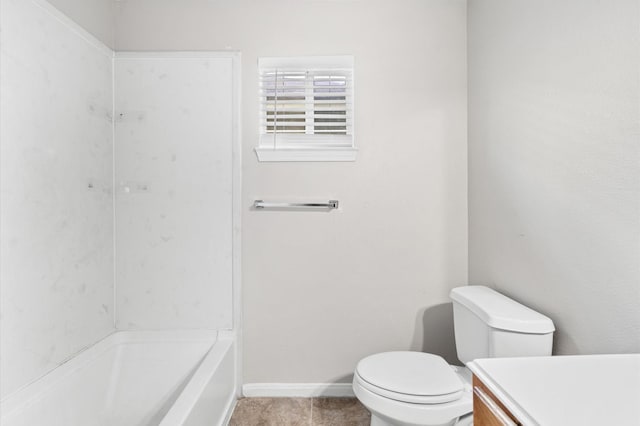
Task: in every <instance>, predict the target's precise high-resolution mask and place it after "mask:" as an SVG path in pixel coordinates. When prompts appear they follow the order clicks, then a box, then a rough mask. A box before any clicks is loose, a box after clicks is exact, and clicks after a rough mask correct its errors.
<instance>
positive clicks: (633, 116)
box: [468, 0, 640, 354]
mask: <svg viewBox="0 0 640 426" xmlns="http://www.w3.org/2000/svg"><path fill="white" fill-rule="evenodd" d="M638 8H639V4H638V2H637V1H636V0H614V1H607V2H601V1H594V0H590V1H583V0H563V1H560V2H559V1H555V0H542V1H526V0H481V1H480V0H471V1H470V2H469V12H468V13H469V24H468V25H469V27H468V28H469V31H468V32H469V35H468V37H469V38H468V49H469V209H470V224H469V226H470V231H469V232H470V242H469V258H470V262H469V265H470V278H471V280H470V281H471V282H472V283H474V284H489V285H492V286H494V287H497V288H498V289H499V290H501V291H503V292H505V293H507V294H509V295H511V296H513V297H515V298H516V299H519V300H521V301H522V302H524V303H526V304H528V305H530V306H532V307H534V308H537V309H538V310H540V311H542V312H543V313H545V314H547V315H548V316H550V317H551V318H552V319H553V320H554V321H555V323H556V326H557V329H558V331H557V334H556V347H555V352H556V353H559V354H588V353H598V352H638V351H640V311H639V310H638V306H640V156H639V150H640V144H639V143H638V141H639V140H640V129H639V127H640V124H639V118H640V117H639V111H638V107H639V105H640V102H639V100H640V91H639V79H640V69H639V50H638V46H639V45H640V43H639V41H640V40H639V37H638V35H639V31H640V30H639V26H638V17H639V10H638Z"/></svg>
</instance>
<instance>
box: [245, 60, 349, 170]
mask: <svg viewBox="0 0 640 426" xmlns="http://www.w3.org/2000/svg"><path fill="white" fill-rule="evenodd" d="M353 65H354V58H353V56H346V55H345V56H298V57H263V58H259V59H258V85H259V88H258V91H259V116H258V123H259V140H258V146H257V147H256V148H255V152H256V155H257V157H258V160H259V161H355V159H356V154H357V151H358V150H357V148H356V147H355V132H354V126H355V120H354V115H355V114H354V112H355V110H354V100H355V99H354V94H355V87H354V66H353ZM277 70H284V71H283V73H285V72H290V73H305V77H304V81H305V87H307V88H309V87H311V89H310V92H309V89H308V90H306V95H305V96H306V97H307V99H305V100H304V101H300V100H297V101H296V102H304V104H305V105H306V106H307V108H306V112H305V114H304V115H303V116H302V117H300V118H303V119H304V120H305V124H304V127H305V132H304V133H278V130H277V129H278V123H277V121H276V122H275V123H274V124H275V126H272V127H273V129H274V130H275V132H269V130H268V124H269V120H268V113H267V111H268V101H267V100H265V99H264V98H265V96H266V95H265V89H264V87H266V86H264V81H265V79H266V78H265V77H264V76H265V74H268V73H273V72H275V71H277ZM332 73H334V74H336V75H340V74H343V75H345V78H346V83H348V85H347V84H345V101H344V102H345V106H344V108H345V132H346V133H345V134H329V133H323V134H317V133H312V132H315V131H316V129H315V128H314V127H313V126H314V124H315V123H316V117H317V115H316V111H315V110H314V109H313V104H312V103H310V101H309V99H308V97H309V96H310V97H311V98H312V100H313V99H314V88H315V85H314V84H313V79H314V78H315V76H317V75H318V74H320V75H322V74H327V75H332ZM310 82H311V83H310ZM309 108H311V109H309ZM276 115H277V114H276ZM309 122H311V123H312V124H311V125H309V124H308V123H309ZM315 125H316V126H318V125H317V124H315ZM325 130H327V129H325Z"/></svg>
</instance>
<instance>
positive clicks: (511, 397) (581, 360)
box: [467, 354, 640, 426]
mask: <svg viewBox="0 0 640 426" xmlns="http://www.w3.org/2000/svg"><path fill="white" fill-rule="evenodd" d="M467 366H468V367H469V369H470V370H471V371H472V372H473V373H474V374H475V375H476V377H478V378H479V379H480V380H481V381H482V382H483V383H484V384H485V385H486V386H487V387H488V388H489V390H491V392H493V394H494V395H495V396H496V397H497V398H498V399H499V400H500V401H501V402H502V403H503V404H504V405H505V406H506V408H508V409H509V411H511V413H512V414H513V415H515V417H517V418H518V419H519V420H520V421H521V422H522V424H523V425H525V426H530V425H541V426H567V425H580V426H587V425H588V426H591V425H593V426H603V425H640V354H628V355H580V356H549V357H530V358H529V357H525V358H492V359H478V360H475V361H473V362H471V363H469V364H468V365H467Z"/></svg>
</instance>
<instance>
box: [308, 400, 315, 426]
mask: <svg viewBox="0 0 640 426" xmlns="http://www.w3.org/2000/svg"><path fill="white" fill-rule="evenodd" d="M314 399H315V398H313V397H311V398H309V405H310V407H309V408H310V409H311V415H310V416H309V417H310V418H309V426H313V400H314Z"/></svg>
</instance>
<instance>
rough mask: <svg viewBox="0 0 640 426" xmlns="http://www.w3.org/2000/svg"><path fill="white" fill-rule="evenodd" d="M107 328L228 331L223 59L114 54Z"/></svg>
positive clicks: (228, 122) (228, 80)
mask: <svg viewBox="0 0 640 426" xmlns="http://www.w3.org/2000/svg"><path fill="white" fill-rule="evenodd" d="M114 72H115V88H116V97H115V98H116V101H115V104H116V106H115V111H116V132H115V136H116V151H115V152H116V154H115V163H116V182H117V183H118V187H117V190H116V216H117V217H116V306H117V315H116V325H117V327H118V328H119V329H131V328H134V329H135V328H142V329H149V328H152V329H167V328H170V329H175V328H213V329H224V328H231V325H232V324H231V322H232V321H231V314H232V312H231V308H232V301H231V294H232V292H231V290H232V277H231V275H232V274H231V262H232V241H231V229H232V223H231V222H232V218H231V213H232V210H231V197H232V185H231V171H232V170H231V169H232V159H231V155H232V153H231V148H232V140H231V138H232V130H233V129H232V114H233V103H232V88H233V84H232V82H233V79H232V59H231V58H215V57H211V56H209V57H207V56H206V55H202V56H199V57H198V56H190V55H189V56H187V55H180V56H176V55H173V56H169V57H167V56H153V55H145V54H135V55H125V56H120V55H118V56H117V57H116V60H115V67H114Z"/></svg>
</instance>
